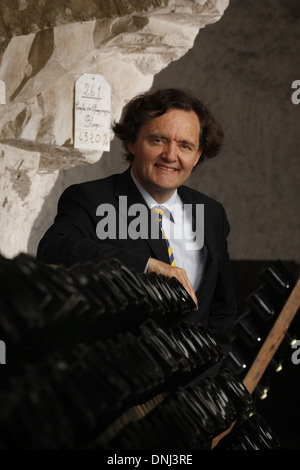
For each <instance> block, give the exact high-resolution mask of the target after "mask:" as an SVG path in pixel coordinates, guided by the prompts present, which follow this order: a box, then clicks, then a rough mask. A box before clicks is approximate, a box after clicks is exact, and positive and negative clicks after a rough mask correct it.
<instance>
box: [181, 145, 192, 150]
mask: <svg viewBox="0 0 300 470" xmlns="http://www.w3.org/2000/svg"><path fill="white" fill-rule="evenodd" d="M181 147H182V148H183V150H192V149H191V147H190V146H189V145H188V144H182V145H181Z"/></svg>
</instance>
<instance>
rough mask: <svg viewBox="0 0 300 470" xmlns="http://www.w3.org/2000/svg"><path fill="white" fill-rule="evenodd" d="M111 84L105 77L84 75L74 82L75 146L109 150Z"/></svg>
mask: <svg viewBox="0 0 300 470" xmlns="http://www.w3.org/2000/svg"><path fill="white" fill-rule="evenodd" d="M110 99H111V91H110V85H109V84H108V83H107V81H106V80H105V78H104V77H103V76H102V75H98V74H91V73H84V74H82V75H81V77H79V78H78V80H77V81H76V82H75V126H74V127H75V132H74V147H76V148H80V149H86V150H106V151H107V150H109V149H110Z"/></svg>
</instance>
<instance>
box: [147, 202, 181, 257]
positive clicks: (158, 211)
mask: <svg viewBox="0 0 300 470" xmlns="http://www.w3.org/2000/svg"><path fill="white" fill-rule="evenodd" d="M152 210H153V211H154V212H156V214H158V218H157V219H156V220H157V221H158V226H159V228H160V230H161V232H162V234H163V236H164V238H165V239H166V243H167V248H168V255H169V259H170V265H171V266H176V264H175V259H174V255H173V251H172V248H171V245H170V242H169V240H168V237H167V235H166V233H165V231H164V229H163V226H162V217H163V214H164V210H165V207H164V206H160V207H154V208H153V209H152Z"/></svg>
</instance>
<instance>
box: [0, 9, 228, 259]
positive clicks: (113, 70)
mask: <svg viewBox="0 0 300 470" xmlns="http://www.w3.org/2000/svg"><path fill="white" fill-rule="evenodd" d="M227 6H228V0H207V1H206V0H147V1H143V2H140V1H138V0H54V1H51V2H45V1H39V2H36V0H2V2H1V7H0V41H1V42H0V59H1V63H0V80H2V81H3V82H4V83H5V85H6V92H5V93H2V94H1V97H0V98H1V100H0V102H1V103H2V104H1V105H0V168H1V180H0V190H1V200H0V204H1V219H0V251H1V253H2V254H3V255H4V256H7V257H13V256H15V255H16V254H18V253H19V252H21V251H23V252H26V251H29V252H34V253H35V250H36V246H33V245H36V243H35V242H33V241H32V240H33V238H34V236H35V235H34V234H36V237H37V238H39V237H40V236H41V234H42V229H43V227H44V225H46V218H47V217H46V215H45V214H46V213H48V212H47V209H45V207H46V206H47V205H48V207H49V204H50V205H51V206H52V205H56V202H57V200H56V201H55V202H54V201H53V199H51V197H49V195H50V193H51V190H53V189H54V184H55V181H56V180H57V178H58V177H59V175H60V174H61V173H60V172H61V171H62V170H66V169H69V168H72V167H75V166H81V165H83V164H89V165H90V164H92V163H95V162H97V161H99V160H100V158H101V156H102V152H101V151H99V150H97V151H93V152H91V151H90V152H84V151H79V150H78V149H75V148H74V145H73V125H74V124H73V111H74V82H75V81H76V80H77V79H78V78H79V77H80V76H81V74H82V73H93V74H94V73H97V74H101V75H103V76H104V77H105V79H106V80H107V81H108V82H109V84H110V86H111V90H112V103H111V118H112V120H113V119H117V118H118V117H119V116H120V113H121V110H122V107H123V106H124V104H125V103H126V102H127V101H128V100H129V99H130V98H132V97H133V96H134V95H135V94H136V93H138V92H141V91H145V90H148V89H149V88H150V87H151V85H152V82H153V77H154V75H155V74H157V73H158V72H160V71H161V70H162V69H163V68H165V67H166V66H167V65H168V64H169V63H170V62H172V61H174V60H177V59H179V58H180V57H182V56H183V55H184V54H185V53H186V52H187V51H188V50H189V49H190V48H192V46H193V44H194V40H195V37H196V36H197V34H198V32H199V29H201V28H203V27H204V26H206V25H207V24H210V23H214V22H216V21H218V20H219V19H220V17H221V16H222V14H223V13H224V10H225V9H226V7H227ZM100 173H101V172H100ZM99 176H100V174H99ZM56 196H57V194H56ZM41 220H44V225H43V223H41ZM50 223H51V220H48V224H47V225H49V224H50ZM31 234H32V235H31ZM29 239H30V240H31V241H29ZM35 240H36V239H35Z"/></svg>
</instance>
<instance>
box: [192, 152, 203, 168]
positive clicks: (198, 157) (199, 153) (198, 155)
mask: <svg viewBox="0 0 300 470" xmlns="http://www.w3.org/2000/svg"><path fill="white" fill-rule="evenodd" d="M201 154H202V149H201V150H199V152H198V154H197V157H196V160H195V163H194V167H195V166H196V165H197V163H198V162H199V159H200V157H201Z"/></svg>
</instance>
